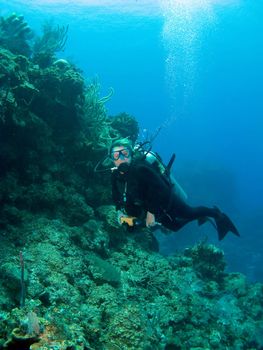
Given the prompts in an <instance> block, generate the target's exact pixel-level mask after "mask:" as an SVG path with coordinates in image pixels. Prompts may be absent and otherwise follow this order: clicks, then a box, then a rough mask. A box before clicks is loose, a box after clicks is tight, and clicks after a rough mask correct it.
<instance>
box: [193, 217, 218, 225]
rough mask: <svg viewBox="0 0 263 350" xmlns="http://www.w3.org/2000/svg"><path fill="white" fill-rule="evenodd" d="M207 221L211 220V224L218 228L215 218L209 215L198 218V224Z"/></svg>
mask: <svg viewBox="0 0 263 350" xmlns="http://www.w3.org/2000/svg"><path fill="white" fill-rule="evenodd" d="M206 222H210V224H212V225H213V226H214V227H215V228H217V227H216V225H215V223H214V222H213V220H212V219H211V218H209V217H208V216H201V217H200V218H198V219H197V224H198V226H201V225H203V224H205V223H206Z"/></svg>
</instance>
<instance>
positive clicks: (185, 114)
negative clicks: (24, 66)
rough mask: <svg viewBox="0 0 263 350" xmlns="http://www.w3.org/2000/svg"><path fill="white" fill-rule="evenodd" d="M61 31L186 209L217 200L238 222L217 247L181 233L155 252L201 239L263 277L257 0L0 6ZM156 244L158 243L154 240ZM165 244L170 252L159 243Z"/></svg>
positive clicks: (191, 231)
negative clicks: (146, 141) (183, 195)
mask: <svg viewBox="0 0 263 350" xmlns="http://www.w3.org/2000/svg"><path fill="white" fill-rule="evenodd" d="M12 12H17V13H18V14H23V15H24V17H25V20H26V21H27V22H28V24H29V25H30V26H31V27H32V29H33V30H35V31H36V32H39V31H40V30H41V25H42V23H43V22H44V21H45V20H46V19H53V20H54V22H55V23H57V24H59V25H67V24H69V37H68V41H67V45H66V49H65V51H64V52H62V53H60V57H63V58H66V59H70V60H71V61H73V62H74V63H76V65H77V66H79V67H80V68H81V69H82V70H83V72H84V75H85V77H86V78H87V80H89V79H94V78H97V79H98V81H99V82H100V84H101V95H102V96H104V95H107V94H108V91H109V89H110V88H111V87H113V88H114V96H113V97H112V99H111V101H109V102H108V104H107V108H108V112H109V115H114V114H117V113H120V112H124V111H125V112H127V113H129V114H132V115H133V116H135V117H136V118H137V119H138V121H139V123H140V127H141V137H142V138H143V137H146V136H145V135H147V134H150V135H153V134H154V133H155V132H156V130H157V129H158V127H160V126H162V129H161V131H160V133H159V135H158V137H157V138H156V140H155V143H154V149H155V150H157V151H158V152H159V153H160V154H161V156H162V157H163V159H164V160H165V161H166V162H167V161H168V160H169V158H170V156H171V154H172V153H173V152H175V153H176V156H177V158H176V161H175V164H174V173H175V176H176V178H177V179H178V180H179V182H180V184H181V185H182V186H183V187H184V189H185V190H186V192H187V193H188V197H189V202H190V203H192V204H196V205H197V204H209V205H218V206H219V207H220V208H221V209H222V210H225V211H226V212H227V213H228V214H229V215H230V216H231V218H232V219H233V221H234V222H235V223H236V225H237V226H238V228H239V230H240V233H241V238H240V239H237V238H236V237H234V236H233V237H231V236H230V235H229V236H227V238H226V239H225V240H224V241H223V242H220V243H218V242H217V240H216V235H215V233H214V231H213V229H211V230H210V228H209V227H202V228H196V226H194V225H193V226H190V227H187V228H186V229H184V230H182V231H181V232H180V233H178V234H175V235H173V236H172V237H169V238H167V239H166V240H168V242H169V244H167V243H166V242H167V241H165V240H164V238H162V242H163V251H164V253H171V252H172V251H173V250H176V249H181V248H182V247H184V246H186V245H189V244H193V243H195V242H196V241H198V240H199V239H200V238H202V237H205V236H206V235H208V240H209V241H211V242H213V243H215V244H217V245H219V246H220V247H221V248H222V249H223V250H224V251H225V253H226V257H227V260H228V264H229V269H230V270H232V271H241V272H244V273H245V274H246V275H247V276H248V277H249V278H250V279H251V280H260V281H263V268H262V266H263V264H262V263H263V253H262V246H263V238H262V237H263V227H262V218H263V184H262V180H263V161H262V159H263V141H262V135H263V119H262V117H263V104H262V94H263V89H262V81H263V66H262V62H263V45H262V41H263V39H262V32H263V22H262V15H263V3H261V2H260V1H246V0H228V1H223V0H221V1H219V0H170V1H169V0H160V1H158V0H156V1H154V0H137V1H136V0H134V1H133V0H123V1H121V0H116V1H110V0H108V1H106V0H101V1H99V0H97V1H96V0H86V1H85V0H82V1H81V0H79V1H74V2H69V1H63V0H57V1H56V0H54V1H51V0H50V1H48V0H39V1H23V0H14V1H12V3H11V2H10V1H5V0H4V1H3V0H0V15H1V16H6V15H9V14H10V13H12ZM163 240H164V241H163ZM168 245H169V250H168V248H167V246H168Z"/></svg>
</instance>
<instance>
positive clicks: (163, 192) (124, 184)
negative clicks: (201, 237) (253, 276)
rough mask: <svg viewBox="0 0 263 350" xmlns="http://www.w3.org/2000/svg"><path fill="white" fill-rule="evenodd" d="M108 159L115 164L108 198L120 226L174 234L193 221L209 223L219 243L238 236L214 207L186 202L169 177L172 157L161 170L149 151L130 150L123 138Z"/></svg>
mask: <svg viewBox="0 0 263 350" xmlns="http://www.w3.org/2000/svg"><path fill="white" fill-rule="evenodd" d="M149 156H150V157H149ZM109 157H110V159H111V160H112V162H113V163H114V165H115V167H114V168H112V198H113V201H114V204H115V206H116V210H117V212H118V221H119V223H120V224H123V223H125V224H126V225H128V226H129V227H132V226H135V225H136V224H137V223H143V225H144V226H146V227H149V228H150V227H154V226H155V225H156V224H158V225H162V226H163V227H164V228H167V229H168V230H171V231H178V230H179V229H180V228H182V227H183V226H184V225H186V224H187V223H189V222H191V221H193V220H197V222H198V224H199V225H202V224H203V223H205V222H207V221H210V222H211V223H212V224H213V225H214V227H215V228H216V230H217V232H218V239H219V240H222V239H223V238H224V237H225V236H226V234H227V233H228V232H232V233H234V234H235V235H236V236H239V232H238V230H237V228H236V227H235V225H234V224H233V222H232V221H231V220H230V218H229V217H228V216H227V215H226V214H225V213H223V212H221V211H220V210H219V209H218V208H217V207H213V208H208V207H205V206H198V207H192V206H190V205H188V204H187V203H186V199H187V196H186V194H185V193H184V191H183V190H182V188H180V186H179V185H178V184H177V183H176V181H175V180H174V179H172V178H171V176H170V168H171V166H172V163H173V160H174V158H175V156H174V155H173V157H172V159H171V161H170V162H169V165H168V166H167V167H166V168H165V167H164V166H163V164H162V162H161V160H160V158H158V156H157V155H155V153H153V152H151V151H150V149H148V150H147V151H145V150H143V149H142V148H141V149H140V146H139V147H138V148H137V149H136V148H133V147H132V143H131V142H130V140H128V139H127V138H124V139H119V140H116V141H114V142H113V143H112V145H111V147H110V150H109ZM148 158H150V160H149V159H148Z"/></svg>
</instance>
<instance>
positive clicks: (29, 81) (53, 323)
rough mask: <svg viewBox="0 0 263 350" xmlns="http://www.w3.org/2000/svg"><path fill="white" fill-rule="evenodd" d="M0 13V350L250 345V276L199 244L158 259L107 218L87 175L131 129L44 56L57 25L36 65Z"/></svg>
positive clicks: (259, 308) (60, 33) (91, 89)
mask: <svg viewBox="0 0 263 350" xmlns="http://www.w3.org/2000/svg"><path fill="white" fill-rule="evenodd" d="M8 18H9V17H8ZM8 18H7V19H2V20H1V21H2V22H1V23H2V24H1V27H0V28H1V31H3V28H7V29H8V28H9V29H8V30H7V29H5V30H6V32H5V33H11V32H12V30H13V32H14V31H17V32H18V33H19V32H21V34H20V39H21V43H23V45H24V48H25V51H24V52H23V50H21V51H20V50H19V51H18V52H15V51H12V50H11V48H10V47H9V46H8V45H7V42H6V41H4V40H2V41H0V46H1V47H0V58H1V63H0V81H1V87H0V101H1V104H0V108H1V109H0V147H1V154H0V162H1V169H0V201H1V207H0V240H1V245H0V275H1V281H2V283H1V285H0V349H8V350H11V349H19V350H22V349H31V350H33V349H34V350H37V349H38V350H44V349H59V350H72V349H74V350H81V349H82V350H94V349H98V350H101V349H105V350H111V349H112V350H117V349H122V350H133V349H134V350H135V349H136V350H139V349H141V350H147V349H149V350H150V349H151V350H152V349H153V350H154V349H160V350H169V349H181V350H189V349H192V350H199V349H218V350H225V349H247V350H249V349H250V350H255V349H260V348H262V346H263V340H262V332H263V286H262V284H259V283H257V284H249V283H248V282H247V281H246V279H245V277H244V276H243V275H241V274H237V273H226V272H225V261H224V254H223V252H222V251H221V250H219V249H217V248H215V247H214V246H212V245H207V244H205V243H203V242H201V243H199V244H197V245H196V246H194V247H191V248H189V249H187V250H185V252H184V254H176V255H174V256H172V257H164V256H161V255H160V254H158V252H156V245H155V240H154V236H153V235H152V233H151V232H149V231H148V230H147V229H144V230H139V231H135V232H127V231H125V229H124V228H122V227H120V226H119V225H118V223H117V221H116V216H115V209H114V207H113V206H112V203H111V193H110V191H111V189H110V173H109V172H104V173H97V174H95V173H94V171H93V170H94V167H95V165H96V164H97V162H98V161H99V160H100V159H102V158H103V157H104V156H105V154H106V153H107V148H108V146H109V145H110V142H111V141H112V139H114V138H115V137H118V136H125V137H126V136H127V137H128V136H129V137H131V139H132V140H133V141H134V140H135V139H136V137H137V134H138V124H137V122H136V120H135V119H134V118H133V117H130V116H129V115H128V114H126V113H122V114H120V115H118V116H116V117H109V116H108V115H107V109H106V106H105V103H106V102H107V101H108V99H109V98H111V96H112V94H113V90H110V92H109V95H108V96H105V97H100V87H99V84H98V82H97V81H93V82H91V83H88V84H86V83H85V81H84V79H83V77H82V74H81V72H80V71H79V70H78V69H77V67H75V66H74V65H72V64H71V63H70V62H68V61H65V60H62V59H60V58H59V57H56V53H57V50H58V49H61V48H62V47H63V46H64V44H65V40H66V35H67V29H66V27H65V28H64V29H58V27H56V29H55V30H57V31H56V32H55V33H56V35H57V41H56V42H60V46H56V45H55V44H54V45H53V44H52V45H53V46H52V45H51V43H52V41H50V42H49V44H48V45H47V46H45V45H44V44H43V42H46V43H48V39H47V34H45V35H46V37H45V39H43V40H44V41H43V42H42V44H43V45H42V44H41V41H39V52H42V53H44V55H43V56H42V57H45V59H44V60H43V62H44V63H43V64H42V63H41V64H40V62H39V64H36V61H34V60H35V59H36V56H34V55H32V57H30V56H28V55H27V53H28V47H29V46H30V42H29V41H28V39H29V36H27V35H26V34H23V35H22V33H26V32H27V31H28V30H27V31H24V29H23V28H26V25H25V22H24V21H23V19H22V17H20V16H15V17H11V18H9V19H8ZM16 18H17V20H15V19H16ZM14 22H15V23H17V24H14ZM53 28H54V27H53ZM1 33H2V32H1ZM53 33H54V32H53ZM5 35H7V34H5ZM3 37H4V36H3V34H1V38H3ZM59 38H60V39H59ZM58 39H59V40H58ZM41 50H42V51H41ZM45 53H46V56H45ZM41 62H42V61H41ZM24 287H25V289H24ZM23 299H25V300H24V301H25V302H24V301H23ZM21 300H22V301H23V302H21Z"/></svg>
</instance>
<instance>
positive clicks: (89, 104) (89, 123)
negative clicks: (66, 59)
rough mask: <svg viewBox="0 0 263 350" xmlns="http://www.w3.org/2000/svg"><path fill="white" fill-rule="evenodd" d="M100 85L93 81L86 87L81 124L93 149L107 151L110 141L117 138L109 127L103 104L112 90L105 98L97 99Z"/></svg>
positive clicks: (111, 91) (111, 92)
mask: <svg viewBox="0 0 263 350" xmlns="http://www.w3.org/2000/svg"><path fill="white" fill-rule="evenodd" d="M99 92H100V85H99V83H98V82H97V81H96V80H94V81H93V82H92V83H90V84H89V85H88V87H87V92H86V94H85V103H84V113H83V119H82V124H83V127H84V130H85V131H86V132H87V135H88V137H89V140H91V142H92V144H93V146H92V147H93V148H94V149H97V150H99V149H103V150H105V149H108V147H109V146H110V144H111V142H112V139H113V138H114V137H116V136H117V134H116V132H114V130H113V129H112V127H111V123H110V121H109V118H108V117H107V111H106V108H105V102H106V101H108V100H109V99H110V98H111V96H112V94H113V89H111V90H110V93H109V94H108V95H107V96H106V97H102V98H100V97H99Z"/></svg>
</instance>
